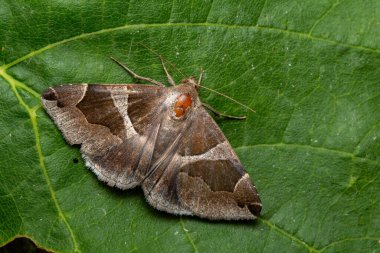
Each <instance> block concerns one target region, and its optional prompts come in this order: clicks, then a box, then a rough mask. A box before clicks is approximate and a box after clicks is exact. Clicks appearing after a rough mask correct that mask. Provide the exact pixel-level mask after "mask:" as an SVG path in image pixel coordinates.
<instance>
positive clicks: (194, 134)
mask: <svg viewBox="0 0 380 253" xmlns="http://www.w3.org/2000/svg"><path fill="white" fill-rule="evenodd" d="M114 60H115V59H114ZM115 61H116V60H115ZM116 62H117V63H118V64H120V65H121V66H122V67H123V68H124V69H125V70H127V71H128V72H129V73H130V74H131V75H132V76H133V77H134V78H135V79H139V80H142V81H147V82H149V83H151V84H150V85H144V84H122V85H101V84H69V85H61V86H57V87H50V88H48V89H47V90H45V91H44V92H43V94H42V96H41V100H42V105H43V107H44V109H45V110H46V112H47V113H48V114H49V115H50V117H51V118H52V119H53V120H54V122H55V124H56V125H57V126H58V128H59V129H60V131H61V132H62V134H63V136H64V138H65V139H66V141H67V142H68V143H69V144H70V145H80V146H81V147H80V151H81V154H82V156H83V158H84V160H85V162H86V166H87V167H89V168H90V169H91V170H92V171H93V172H94V173H95V174H96V175H97V177H98V178H99V179H100V180H101V181H104V182H106V183H107V184H108V185H109V186H116V187H118V188H120V189H130V188H134V187H136V186H141V188H142V189H143V192H144V195H145V197H146V200H147V201H148V202H149V204H150V205H152V206H153V207H155V208H156V209H158V210H162V211H166V212H168V213H172V214H179V215H195V216H198V217H201V218H207V219H210V220H240V219H245V220H250V219H255V218H256V217H257V216H258V215H259V214H260V211H261V207H262V204H261V201H260V198H259V195H258V193H257V190H256V188H255V186H254V185H253V184H252V182H251V180H250V177H249V175H248V174H247V172H246V171H245V170H244V168H243V166H242V164H241V162H240V161H239V158H238V157H237V155H236V154H235V152H234V151H233V149H232V147H231V145H230V144H229V143H228V141H227V139H226V137H225V136H224V135H223V133H222V131H221V130H220V129H219V127H218V125H217V124H216V123H215V121H214V120H213V118H212V117H211V116H210V115H209V114H208V113H207V111H206V110H205V108H204V107H203V105H202V102H201V101H200V99H199V96H198V89H199V87H200V80H201V77H202V74H201V77H200V78H199V80H196V78H194V77H190V78H187V79H184V80H183V81H181V83H180V84H179V85H176V84H175V82H174V80H173V78H172V77H171V76H170V75H169V73H168V71H167V69H166V68H165V65H164V63H163V61H162V59H161V63H162V67H163V70H164V71H165V73H166V76H167V79H168V83H169V84H171V86H170V87H165V86H164V85H163V84H162V83H160V82H158V81H156V80H153V79H151V78H147V77H142V76H139V75H137V74H136V73H134V72H133V71H132V70H130V69H129V68H128V67H126V66H124V65H122V64H121V63H120V62H118V61H116ZM202 73H203V71H202Z"/></svg>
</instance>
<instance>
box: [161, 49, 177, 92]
mask: <svg viewBox="0 0 380 253" xmlns="http://www.w3.org/2000/svg"><path fill="white" fill-rule="evenodd" d="M160 60H161V64H162V67H163V68H164V71H165V74H166V77H167V78H168V83H169V84H170V85H171V86H175V82H174V80H173V78H172V77H171V76H170V74H169V72H168V70H167V69H166V67H165V64H164V60H163V59H162V56H161V55H160Z"/></svg>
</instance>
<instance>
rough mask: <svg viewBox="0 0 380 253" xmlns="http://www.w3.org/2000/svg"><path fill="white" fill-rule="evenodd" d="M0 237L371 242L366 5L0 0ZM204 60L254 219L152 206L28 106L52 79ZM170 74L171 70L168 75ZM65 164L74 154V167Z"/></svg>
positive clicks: (82, 246)
mask: <svg viewBox="0 0 380 253" xmlns="http://www.w3.org/2000/svg"><path fill="white" fill-rule="evenodd" d="M0 6H1V7H0V77H1V78H0V94H1V95H0V220H1V222H0V245H5V244H7V243H8V242H10V241H11V240H13V239H14V238H15V237H20V236H25V237H29V238H31V239H32V240H33V241H34V242H35V243H36V244H37V245H38V246H39V247H42V248H45V249H49V250H51V251H57V252H73V251H77V252H130V251H137V252H153V251H154V252H157V251H158V252H192V251H193V252H237V251H239V252H248V251H250V252H264V251H265V252H379V251H380V244H379V240H380V230H379V224H380V205H379V203H380V194H379V192H380V176H379V173H380V152H379V151H380V84H379V80H380V68H379V66H380V21H379V20H380V14H379V13H380V2H379V1H377V0H365V1H356V0H345V1H343V0H342V1H339V0H323V1H296V0H287V1H264V0H262V1H258V0H257V1H249V0H247V1H239V2H237V3H236V2H234V1H225V0H220V1H210V0H208V1H200V0H196V1H168V2H166V1H152V0H150V1H149V0H146V1H132V0H130V1H57V0H51V1H21V0H17V1H15V0H8V1H7V0H0ZM156 54H161V55H163V57H164V58H165V60H166V61H167V63H168V66H169V71H170V72H171V73H173V76H174V78H175V80H176V81H177V82H178V81H179V80H180V79H182V78H183V77H186V76H191V75H196V76H197V75H198V74H199V72H200V68H201V67H203V68H204V69H205V78H204V82H203V85H204V86H207V87H210V88H213V89H215V90H217V91H219V92H222V93H224V94H226V95H228V96H231V97H232V98H234V99H236V100H238V101H239V102H241V103H243V104H246V105H248V106H250V107H252V108H254V109H255V110H256V112H257V113H255V114H254V113H251V112H249V111H246V110H245V109H244V108H243V107H240V106H238V105H236V104H235V103H233V102H231V101H230V100H227V99H225V98H224V97H221V96H218V95H216V94H214V93H210V92H208V91H206V90H202V91H201V98H202V99H203V101H205V102H207V103H209V104H211V105H213V107H215V108H217V109H218V110H220V111H222V112H223V113H228V114H232V115H241V114H245V115H247V116H248V118H247V120H245V121H233V120H225V119H217V122H218V124H219V125H220V127H221V129H222V130H223V132H224V133H225V135H226V136H227V138H228V139H229V140H230V142H231V144H232V146H233V147H234V148H235V150H236V152H237V153H238V155H239V157H240V159H241V161H242V163H243V164H244V165H245V167H246V170H247V171H248V173H249V174H250V175H251V177H252V178H253V181H254V182H255V184H256V186H257V188H258V190H259V192H260V194H261V198H262V201H263V211H262V216H261V217H260V218H259V219H258V220H257V221H254V222H232V223H231V222H209V221H206V220H201V219H198V218H190V217H182V218H181V217H177V216H174V215H169V214H166V213H163V212H160V211H157V210H154V209H153V208H152V207H151V206H149V205H148V204H147V203H146V201H145V200H144V197H143V194H142V192H141V190H139V189H136V190H129V191H119V190H117V189H113V188H109V187H107V186H105V185H104V184H103V183H101V182H99V181H98V180H97V179H96V177H95V175H93V173H91V172H90V171H89V170H87V169H86V168H85V166H84V164H83V161H82V160H81V158H80V154H79V151H78V148H77V147H70V146H69V145H68V144H67V143H65V141H64V139H63V137H62V136H61V134H60V132H59V131H58V130H57V128H56V126H55V125H54V124H53V123H52V121H51V120H50V118H49V117H48V116H47V115H46V113H45V112H44V111H43V109H42V108H41V104H40V100H39V94H40V93H41V92H42V91H43V90H44V89H45V88H47V87H49V86H54V85H58V84H62V83H81V82H88V83H131V82H133V79H132V78H131V77H130V76H128V75H126V73H125V72H124V71H123V70H121V69H120V68H119V67H118V66H116V65H115V64H114V63H113V62H112V61H111V60H110V56H115V57H117V58H119V59H121V60H122V61H123V62H124V63H126V64H127V65H128V66H130V67H131V68H132V69H134V70H135V71H136V72H137V73H139V74H141V75H143V76H149V77H151V78H154V79H157V80H161V81H164V80H165V76H164V74H163V71H162V69H161V66H160V62H159V60H158V58H157V55H156ZM182 73H183V74H182ZM76 159H79V161H80V162H79V163H75V161H76Z"/></svg>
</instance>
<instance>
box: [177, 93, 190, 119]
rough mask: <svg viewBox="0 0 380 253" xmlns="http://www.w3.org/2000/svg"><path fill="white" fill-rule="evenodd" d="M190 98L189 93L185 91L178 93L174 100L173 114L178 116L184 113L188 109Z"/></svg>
mask: <svg viewBox="0 0 380 253" xmlns="http://www.w3.org/2000/svg"><path fill="white" fill-rule="evenodd" d="M191 103H192V99H191V96H190V94H188V93H185V94H181V95H179V96H178V97H177V98H176V100H175V102H174V108H173V111H174V114H175V116H176V117H177V118H180V117H182V116H184V115H185V113H186V112H187V111H188V110H189V109H190V107H191Z"/></svg>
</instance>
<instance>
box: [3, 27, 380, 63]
mask: <svg viewBox="0 0 380 253" xmlns="http://www.w3.org/2000/svg"><path fill="white" fill-rule="evenodd" d="M211 26H213V27H221V28H227V29H256V30H268V31H271V32H278V33H284V34H288V35H293V36H294V35H295V36H300V37H303V38H306V39H310V40H319V41H324V42H327V43H333V44H337V45H342V46H346V47H351V48H355V49H359V50H366V51H370V52H373V53H376V54H380V50H379V49H375V48H370V47H366V46H360V45H355V44H350V43H343V42H340V41H336V40H333V39H328V38H323V37H317V36H313V35H309V34H307V33H302V32H298V31H290V30H284V29H282V28H275V27H266V26H250V25H227V24H217V23H161V24H160V23H156V24H134V25H128V24H127V25H123V26H118V27H112V28H105V29H101V30H98V31H94V32H89V33H81V34H79V35H76V36H73V37H70V38H67V39H63V40H60V41H57V42H54V43H51V44H48V45H46V46H44V47H42V48H39V49H37V50H34V51H31V52H29V53H28V54H26V55H24V56H22V57H20V58H18V59H16V60H14V61H12V62H10V63H8V64H5V65H3V66H1V68H2V69H3V70H7V69H8V68H10V67H12V66H14V65H16V64H18V63H20V62H22V61H24V60H26V59H29V58H32V57H34V56H36V55H39V54H41V53H43V52H45V51H47V50H49V49H52V48H55V47H57V46H60V45H63V44H66V43H68V42H72V41H76V40H80V39H84V38H87V37H91V36H95V35H100V34H105V33H111V32H116V31H120V30H126V29H130V30H132V29H144V28H145V29H148V28H163V27H211Z"/></svg>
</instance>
